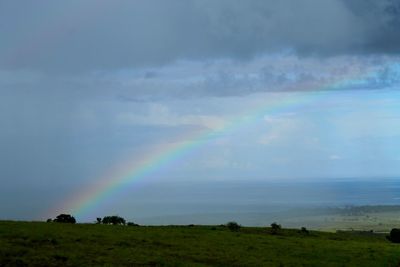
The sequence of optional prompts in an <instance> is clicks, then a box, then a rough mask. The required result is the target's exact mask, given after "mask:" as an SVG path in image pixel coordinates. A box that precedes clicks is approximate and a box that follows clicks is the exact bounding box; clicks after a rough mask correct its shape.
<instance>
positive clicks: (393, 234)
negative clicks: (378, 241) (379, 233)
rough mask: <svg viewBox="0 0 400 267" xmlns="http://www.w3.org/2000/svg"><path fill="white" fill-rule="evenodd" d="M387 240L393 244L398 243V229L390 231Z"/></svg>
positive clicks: (399, 240)
mask: <svg viewBox="0 0 400 267" xmlns="http://www.w3.org/2000/svg"><path fill="white" fill-rule="evenodd" d="M387 239H389V240H390V241H392V242H393V243H400V229H398V228H393V229H392V230H391V231H390V235H389V236H388V237H387Z"/></svg>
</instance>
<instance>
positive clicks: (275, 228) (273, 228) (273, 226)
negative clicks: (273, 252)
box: [271, 222, 282, 235]
mask: <svg viewBox="0 0 400 267" xmlns="http://www.w3.org/2000/svg"><path fill="white" fill-rule="evenodd" d="M281 229H282V227H281V225H280V224H277V223H276V222H273V223H271V234H273V235H275V234H277V233H278V232H279V230H281Z"/></svg>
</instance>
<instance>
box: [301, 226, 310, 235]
mask: <svg viewBox="0 0 400 267" xmlns="http://www.w3.org/2000/svg"><path fill="white" fill-rule="evenodd" d="M300 233H302V234H306V235H308V234H309V233H310V232H309V231H308V230H307V228H305V227H301V229H300Z"/></svg>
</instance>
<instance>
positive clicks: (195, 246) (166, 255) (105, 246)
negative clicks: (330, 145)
mask: <svg viewBox="0 0 400 267" xmlns="http://www.w3.org/2000/svg"><path fill="white" fill-rule="evenodd" d="M399 263H400V245H396V244H392V243H390V242H389V241H387V240H386V238H385V236H384V235H379V234H371V233H360V232H353V233H352V232H341V233H326V232H314V231H311V232H310V234H308V235H307V234H302V233H300V232H298V231H297V230H281V231H280V233H279V234H277V235H272V234H271V233H270V231H269V230H268V229H267V228H255V227H248V228H247V227H245V228H242V229H241V230H240V231H239V232H231V231H229V230H228V229H227V228H226V227H221V226H219V227H212V226H194V227H188V226H186V227H185V226H165V227H160V226H157V227H156V226H153V227H145V226H141V227H128V226H109V225H95V224H76V225H70V224H60V223H41V222H9V221H2V222H0V266H399Z"/></svg>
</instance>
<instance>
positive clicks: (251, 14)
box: [0, 0, 400, 72]
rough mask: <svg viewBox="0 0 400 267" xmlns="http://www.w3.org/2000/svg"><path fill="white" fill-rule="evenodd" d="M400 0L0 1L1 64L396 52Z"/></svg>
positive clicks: (102, 64)
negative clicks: (287, 52)
mask: <svg viewBox="0 0 400 267" xmlns="http://www.w3.org/2000/svg"><path fill="white" fill-rule="evenodd" d="M399 5H400V4H399V1H393V0H384V1H372V0H369V1H361V0H350V1H344V0H325V1H319V0H305V1H295V0H283V1H265V0H253V1H240V0H220V1H214V0H188V1H178V0H170V1H162V0H146V1H123V0H116V1H106V0H96V1H95V0H72V1H50V0H42V1H34V2H18V1H2V2H1V3H0V33H1V42H0V68H2V69H30V70H32V69H33V70H40V71H53V72H60V71H61V72H63V71H68V72H76V71H90V70H107V69H123V68H137V67H143V66H160V65H163V64H166V63H170V62H172V61H175V60H178V59H189V60H203V59H209V58H211V59H213V58H214V59H215V58H232V59H238V60H242V59H248V58H251V57H253V56H255V55H258V54H263V53H269V52H274V51H280V50H282V49H292V50H294V51H296V52H298V53H299V54H304V55H309V54H318V55H337V54H349V53H350V54H352V53H397V52H399V47H400V38H399V37H398V36H400V19H399V16H398V13H399V9H400V7H399Z"/></svg>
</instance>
